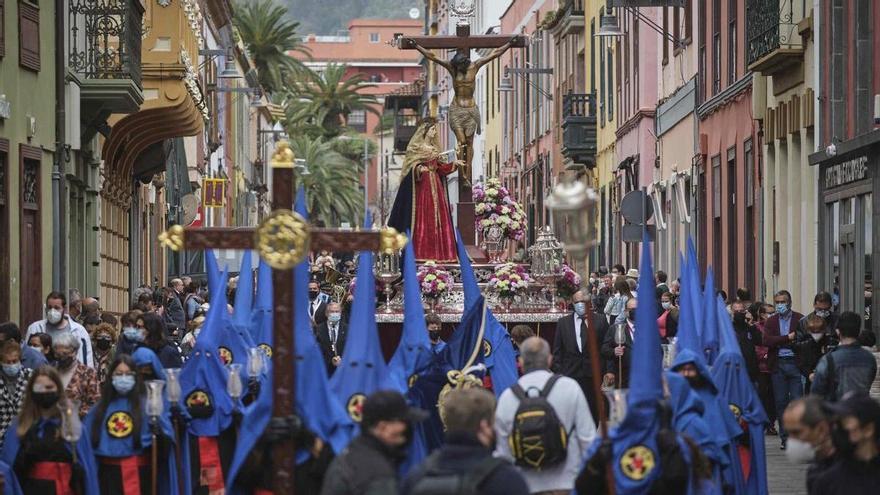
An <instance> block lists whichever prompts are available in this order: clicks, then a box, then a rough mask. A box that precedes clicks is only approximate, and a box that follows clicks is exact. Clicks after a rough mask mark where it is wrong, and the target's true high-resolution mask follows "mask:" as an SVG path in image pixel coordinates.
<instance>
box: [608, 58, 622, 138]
mask: <svg viewBox="0 0 880 495" xmlns="http://www.w3.org/2000/svg"><path fill="white" fill-rule="evenodd" d="M615 47H616V48H617V57H618V58H617V64H615V63H614V53H612V51H611V47H610V46H609V47H608V84H607V86H606V87H607V88H608V120H609V121H610V120H612V119H613V118H614V73H613V71H612V68H614V66H615V65H616V66H617V67H616V70H617V80H618V81H620V42H619V41H618V42H616V43H615ZM618 92H619V90H618Z"/></svg>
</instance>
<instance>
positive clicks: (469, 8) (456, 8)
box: [449, 0, 477, 24]
mask: <svg viewBox="0 0 880 495" xmlns="http://www.w3.org/2000/svg"><path fill="white" fill-rule="evenodd" d="M449 10H450V12H451V13H452V16H453V17H457V18H458V19H459V21H458V22H459V23H464V24H467V20H468V19H470V18H471V17H473V16H474V12H476V10H477V6H476V5H475V4H474V2H472V1H470V2H469V1H468V0H461V1H459V2H455V1H453V2H451V3H450V4H449Z"/></svg>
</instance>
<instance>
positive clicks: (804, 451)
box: [785, 437, 816, 464]
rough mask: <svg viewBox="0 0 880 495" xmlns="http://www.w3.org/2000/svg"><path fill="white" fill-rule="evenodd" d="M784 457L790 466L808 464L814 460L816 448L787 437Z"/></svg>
mask: <svg viewBox="0 0 880 495" xmlns="http://www.w3.org/2000/svg"><path fill="white" fill-rule="evenodd" d="M785 457H786V458H788V461H789V462H791V463H792V464H809V463H811V462H813V460H814V459H815V458H816V447H813V445H812V444H811V443H809V442H804V441H803V440H798V439H797V438H792V437H789V438H788V442H787V443H786V445H785Z"/></svg>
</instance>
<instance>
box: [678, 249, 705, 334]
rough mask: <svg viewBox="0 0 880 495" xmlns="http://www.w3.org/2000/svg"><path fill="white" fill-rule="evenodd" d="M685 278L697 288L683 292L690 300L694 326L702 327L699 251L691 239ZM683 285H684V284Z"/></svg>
mask: <svg viewBox="0 0 880 495" xmlns="http://www.w3.org/2000/svg"><path fill="white" fill-rule="evenodd" d="M683 276H684V277H686V278H687V280H688V281H689V283H691V284H694V286H695V287H696V288H697V289H696V290H694V291H692V292H689V293H688V294H684V291H682V296H685V297H687V298H688V302H689V304H690V305H689V307H690V310H691V317H692V318H693V322H694V325H701V324H702V323H703V309H702V305H701V303H700V299H701V297H700V296H701V295H702V292H701V291H700V290H699V286H700V261H699V259H698V258H697V249H696V248H695V247H694V240H693V238H691V237H688V240H687V270H686V271H685V272H684V273H683ZM682 285H684V284H683V283H682ZM697 333H698V334H699V329H697Z"/></svg>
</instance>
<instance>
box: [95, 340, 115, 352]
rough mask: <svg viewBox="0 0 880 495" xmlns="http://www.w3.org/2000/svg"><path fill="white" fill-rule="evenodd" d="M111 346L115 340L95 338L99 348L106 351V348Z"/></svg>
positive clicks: (96, 345)
mask: <svg viewBox="0 0 880 495" xmlns="http://www.w3.org/2000/svg"><path fill="white" fill-rule="evenodd" d="M111 346H113V341H111V340H110V339H97V340H95V347H97V348H98V349H100V350H102V351H106V350H108V349H110V347H111Z"/></svg>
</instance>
